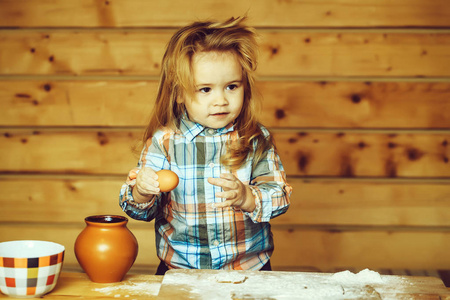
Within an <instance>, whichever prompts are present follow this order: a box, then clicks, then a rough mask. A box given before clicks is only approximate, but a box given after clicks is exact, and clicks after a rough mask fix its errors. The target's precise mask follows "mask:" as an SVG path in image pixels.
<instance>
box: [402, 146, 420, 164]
mask: <svg viewBox="0 0 450 300" xmlns="http://www.w3.org/2000/svg"><path fill="white" fill-rule="evenodd" d="M406 154H407V155H408V159H409V160H411V161H415V160H418V159H420V158H421V157H422V156H423V152H421V151H420V150H418V149H415V148H410V149H407V150H406Z"/></svg>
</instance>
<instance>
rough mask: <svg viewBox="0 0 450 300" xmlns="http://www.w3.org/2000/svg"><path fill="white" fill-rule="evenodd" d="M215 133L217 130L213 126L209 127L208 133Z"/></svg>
mask: <svg viewBox="0 0 450 300" xmlns="http://www.w3.org/2000/svg"><path fill="white" fill-rule="evenodd" d="M214 133H216V131H215V130H214V129H212V128H209V129H208V134H210V135H214Z"/></svg>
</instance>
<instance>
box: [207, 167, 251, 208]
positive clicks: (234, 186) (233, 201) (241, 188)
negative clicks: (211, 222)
mask: <svg viewBox="0 0 450 300" xmlns="http://www.w3.org/2000/svg"><path fill="white" fill-rule="evenodd" d="M208 182H209V183H211V184H213V185H216V186H220V187H221V188H222V189H223V192H219V193H216V197H220V198H225V201H223V202H222V203H216V204H215V207H216V208H224V207H238V208H240V209H241V210H243V211H247V212H252V211H253V210H255V207H256V206H255V199H254V197H253V194H252V191H251V190H250V188H249V187H248V186H247V185H245V184H243V183H242V182H241V181H240V180H239V179H238V178H236V177H235V176H234V175H233V174H230V173H222V174H220V178H212V177H210V178H208Z"/></svg>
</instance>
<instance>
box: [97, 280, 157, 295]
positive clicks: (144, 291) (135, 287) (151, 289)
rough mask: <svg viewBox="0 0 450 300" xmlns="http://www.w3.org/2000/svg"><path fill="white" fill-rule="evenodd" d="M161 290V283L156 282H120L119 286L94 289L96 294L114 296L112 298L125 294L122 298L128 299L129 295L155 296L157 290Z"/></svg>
mask: <svg viewBox="0 0 450 300" xmlns="http://www.w3.org/2000/svg"><path fill="white" fill-rule="evenodd" d="M160 288H161V283H157V282H132V281H126V282H122V284H120V285H115V286H108V287H104V288H98V289H94V291H96V292H100V293H103V294H106V295H112V294H114V298H119V297H121V294H117V292H119V291H120V292H122V294H124V293H126V295H125V296H124V297H126V298H128V297H130V295H133V296H157V295H158V293H159V289H160Z"/></svg>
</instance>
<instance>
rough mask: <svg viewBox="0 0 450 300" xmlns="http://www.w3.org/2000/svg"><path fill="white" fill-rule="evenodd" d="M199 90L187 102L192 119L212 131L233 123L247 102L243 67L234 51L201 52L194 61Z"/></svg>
mask: <svg viewBox="0 0 450 300" xmlns="http://www.w3.org/2000/svg"><path fill="white" fill-rule="evenodd" d="M192 70H193V75H194V83H195V90H194V94H193V95H192V96H190V95H189V96H186V97H184V98H180V99H178V100H177V102H178V103H184V105H185V107H186V110H187V113H188V116H189V119H190V120H191V121H194V122H197V123H199V124H201V125H203V126H206V127H209V128H216V129H217V128H222V127H225V126H226V125H228V124H229V123H231V122H233V121H234V120H235V119H236V118H237V117H238V116H239V113H240V112H241V109H242V104H243V102H244V86H243V82H242V68H241V66H240V64H239V61H238V59H237V57H236V55H235V54H234V53H233V52H200V53H196V54H194V56H193V58H192Z"/></svg>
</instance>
